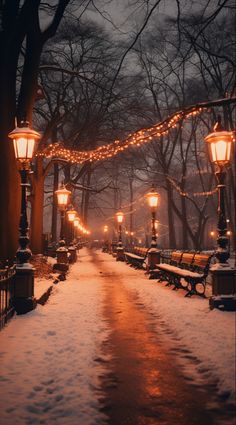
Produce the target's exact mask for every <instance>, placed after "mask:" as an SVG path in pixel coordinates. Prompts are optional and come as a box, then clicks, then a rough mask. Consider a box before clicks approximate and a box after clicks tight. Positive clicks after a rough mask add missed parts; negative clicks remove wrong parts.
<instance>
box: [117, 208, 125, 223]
mask: <svg viewBox="0 0 236 425" xmlns="http://www.w3.org/2000/svg"><path fill="white" fill-rule="evenodd" d="M116 219H117V222H118V223H119V224H121V223H123V220H124V214H123V212H121V211H119V212H117V213H116Z"/></svg>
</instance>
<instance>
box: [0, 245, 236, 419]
mask: <svg viewBox="0 0 236 425" xmlns="http://www.w3.org/2000/svg"><path fill="white" fill-rule="evenodd" d="M121 302H123V305H122V304H121ZM124 306H126V309H125V310H124ZM234 317H235V316H234V314H233V313H226V312H220V311H209V308H208V303H207V301H206V300H203V299H200V298H197V297H196V298H192V299H186V298H184V297H183V293H181V291H179V292H173V291H171V290H170V289H169V288H165V287H164V286H163V285H161V284H157V283H156V282H155V281H149V280H148V279H147V277H146V276H144V273H143V272H142V271H138V270H134V269H131V268H129V267H128V266H127V265H126V264H123V263H117V262H116V261H115V260H114V259H113V258H112V257H111V256H109V255H108V254H102V253H100V252H98V251H96V252H92V253H89V252H88V251H86V250H85V249H83V250H82V251H81V253H80V255H79V261H78V262H77V263H76V264H75V265H73V266H72V268H71V272H70V274H69V277H68V280H67V281H66V282H61V283H59V284H58V285H57V286H55V289H54V293H53V294H52V295H51V297H50V299H49V301H48V303H47V304H46V305H45V306H44V307H41V306H38V308H37V309H36V310H35V311H33V312H31V313H30V314H28V315H27V316H20V317H19V316H18V317H15V318H14V319H13V320H12V321H11V322H10V323H9V325H8V326H7V327H6V328H5V329H4V330H3V331H2V332H1V333H0V347H1V348H0V361H1V362H0V383H1V385H0V411H1V416H0V425H13V424H14V425H29V424H32V425H34V424H35V425H38V424H47V425H51V424H52V425H55V424H56V425H95V424H96V425H100V424H101V425H102V424H106V423H107V421H108V423H109V424H111V425H117V424H118V425H121V424H129V425H157V424H166V425H172V423H173V424H176V425H185V424H188V425H192V424H195V423H198V422H196V421H197V419H196V418H201V413H202V414H203V415H204V412H205V401H207V402H208V406H207V408H208V413H209V414H208V413H206V415H205V416H204V420H203V421H202V420H201V422H199V425H208V424H211V423H212V424H213V423H214V425H216V424H218V422H211V414H212V412H213V414H215V416H216V417H218V416H219V410H218V409H219V407H222V408H223V409H224V403H223V402H222V405H220V404H219V403H218V402H217V403H218V404H217V403H216V402H215V398H214V396H213V398H212V393H214V392H215V393H216V384H217V385H218V387H219V390H220V393H221V398H222V400H223V399H224V398H227V396H228V395H229V394H231V397H232V392H233V388H234V375H233V373H234V362H235V350H234V338H235V334H234V333H235V322H234ZM141 324H142V325H143V327H142V326H139V325H141ZM132 336H134V338H133V342H132V346H133V351H132V350H131V351H130V352H129V346H130V341H131V339H132ZM125 341H126V343H125ZM158 350H159V351H158ZM168 350H169V351H170V354H168V353H167V351H168ZM134 353H137V356H136V354H134ZM177 360H178V362H179V366H178V364H177V363H176V361H177ZM183 365H184V374H185V376H183V373H182V372H183V369H182V367H183ZM169 369H173V371H171V373H170V371H169ZM178 370H179V371H178ZM129 372H130V374H129ZM157 372H158V373H157ZM165 373H166V374H167V375H168V379H167V380H165ZM178 373H179V375H178ZM135 376H137V379H136V378H135ZM132 379H133V381H132ZM159 379H160V380H159ZM181 380H182V381H181ZM178 381H181V382H178ZM207 381H208V385H207ZM160 382H161V384H160ZM142 383H143V384H142ZM167 383H168V385H167ZM194 384H197V385H195V386H194ZM199 385H201V386H202V388H201V393H199V392H198V388H197V387H199ZM128 388H129V390H128ZM177 388H178V389H179V393H181V394H179V395H178V397H177V399H176V400H175V398H174V394H175V393H176V392H177ZM159 392H160V394H161V393H163V394H164V399H165V400H166V404H165V405H164V407H163V406H161V405H160V406H159V407H160V411H161V412H162V409H163V412H164V413H163V412H162V413H163V415H164V416H163V417H160V416H158V415H160V411H158V412H156V411H155V409H154V411H153V408H155V406H157V405H158V401H159V403H160V401H161V400H162V398H161V397H159ZM188 393H189V395H188ZM146 395H148V396H146ZM127 397H128V399H127ZM167 397H169V399H168V398H167ZM194 399H196V400H198V403H197V404H198V406H199V408H200V409H201V408H202V409H203V410H202V412H199V415H198V416H196V418H195V419H193V421H192V422H191V419H190V421H189V420H188V417H189V415H191V412H194V409H196V407H197V406H195V405H194V404H193V405H191V403H194ZM128 400H129V403H128ZM139 400H140V408H141V406H142V407H144V410H143V411H142V414H139V415H138V416H137V418H138V422H137V421H136V419H135V418H134V417H133V416H132V414H131V413H132V412H131V411H130V413H128V410H129V409H130V406H131V408H133V409H134V410H133V412H134V411H135V408H136V406H137V403H139ZM143 400H144V403H141V401H143ZM150 400H151V401H152V402H151V404H150ZM181 400H182V403H183V406H186V409H185V413H186V412H187V413H186V414H185V418H184V419H182V417H181V410H179V405H180V403H181ZM146 402H147V405H145V403H146ZM209 402H210V403H211V404H210V403H209ZM168 403H169V405H168ZM189 405H191V406H189ZM132 406H133V407H132ZM117 409H118V410H117ZM127 409H128V410H127ZM137 409H138V406H137ZM168 409H169V412H168ZM102 411H104V414H103V413H102ZM121 411H123V417H122V415H121ZM150 412H151V414H150ZM214 412H215V413H214ZM105 413H106V414H105ZM165 414H167V416H166V417H168V414H169V415H171V414H172V417H173V415H175V416H174V417H175V421H171V422H170V421H168V420H167V421H166V422H165V420H166V417H165ZM119 415H120V416H119ZM155 415H156V416H155ZM178 415H179V416H178ZM178 418H179V419H178ZM121 421H122V422H121ZM219 423H220V422H219ZM222 423H227V424H229V423H230V424H233V422H222Z"/></svg>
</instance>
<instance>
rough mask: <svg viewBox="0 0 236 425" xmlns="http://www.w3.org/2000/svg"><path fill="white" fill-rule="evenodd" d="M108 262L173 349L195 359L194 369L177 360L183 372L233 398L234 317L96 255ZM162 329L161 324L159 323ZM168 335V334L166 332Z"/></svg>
mask: <svg viewBox="0 0 236 425" xmlns="http://www.w3.org/2000/svg"><path fill="white" fill-rule="evenodd" d="M99 257H100V258H101V259H102V260H104V261H105V262H110V266H109V267H112V270H113V271H116V272H117V273H119V274H120V275H121V276H123V277H122V278H121V282H122V283H123V284H124V285H125V286H126V287H127V288H128V289H129V290H132V291H133V292H134V293H136V294H137V295H138V296H139V297H140V299H141V300H142V303H143V304H144V305H145V306H146V308H147V310H148V311H149V312H151V313H154V315H157V316H158V317H157V326H160V319H161V320H162V321H163V322H164V326H163V332H164V333H165V330H168V339H171V338H172V343H173V345H174V346H176V347H181V348H182V349H183V348H186V349H187V350H189V352H190V353H192V356H193V357H196V358H197V360H198V362H197V364H196V366H195V369H194V366H193V365H192V364H191V365H189V364H188V362H187V361H186V359H185V356H184V355H183V356H181V355H178V356H177V358H178V360H179V361H180V362H181V363H183V364H185V366H186V372H187V373H190V374H194V377H195V379H199V380H200V379H201V378H203V379H207V380H208V379H212V380H213V381H218V388H219V392H220V393H221V394H222V395H226V394H227V392H228V393H230V395H231V399H233V398H234V397H235V330H236V322H235V313H234V312H227V311H220V310H217V309H214V310H210V309H209V301H208V300H207V299H204V298H201V297H199V296H193V297H191V298H185V297H184V295H185V294H186V292H185V291H184V290H178V291H173V290H172V289H171V288H170V287H166V286H165V283H164V282H163V283H158V282H157V281H156V280H148V278H147V276H145V274H144V272H143V271H141V270H134V269H133V268H130V267H129V266H128V265H127V264H125V263H122V262H115V261H114V259H113V258H112V257H110V256H108V255H107V254H103V253H101V254H99ZM162 325H163V323H162ZM170 331H171V332H170Z"/></svg>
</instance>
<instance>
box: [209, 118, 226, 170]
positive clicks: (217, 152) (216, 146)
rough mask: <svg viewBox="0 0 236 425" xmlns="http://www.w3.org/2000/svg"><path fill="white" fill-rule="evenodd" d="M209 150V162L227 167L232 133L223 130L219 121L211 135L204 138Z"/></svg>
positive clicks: (219, 120)
mask: <svg viewBox="0 0 236 425" xmlns="http://www.w3.org/2000/svg"><path fill="white" fill-rule="evenodd" d="M205 142H206V143H207V145H208V148H209V154H210V160H211V162H213V163H214V164H217V165H219V166H221V167H222V166H225V165H228V164H229V162H230V156H231V151H232V142H233V133H232V132H231V131H225V130H223V128H222V126H221V119H220V118H219V119H218V122H217V123H216V125H215V126H214V131H213V133H210V134H208V136H206V137H205Z"/></svg>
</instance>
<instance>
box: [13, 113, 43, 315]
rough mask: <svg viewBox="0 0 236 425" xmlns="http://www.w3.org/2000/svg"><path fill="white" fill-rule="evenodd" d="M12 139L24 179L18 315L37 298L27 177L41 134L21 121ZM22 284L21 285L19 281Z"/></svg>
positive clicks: (16, 301)
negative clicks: (28, 211) (28, 212)
mask: <svg viewBox="0 0 236 425" xmlns="http://www.w3.org/2000/svg"><path fill="white" fill-rule="evenodd" d="M8 137H9V138H10V139H12V140H13V145H14V152H15V158H16V160H17V164H18V169H19V173H20V178H21V213H20V226H19V231H20V235H19V248H18V249H17V252H16V263H17V264H16V287H15V302H14V303H15V309H16V311H17V313H18V314H24V313H27V312H28V311H30V310H32V309H33V308H35V306H36V303H35V300H34V269H33V267H32V265H31V264H30V263H29V259H30V258H31V255H32V253H31V250H30V248H29V246H28V245H29V236H28V231H29V226H28V219H27V198H26V196H27V194H26V189H27V186H28V183H27V179H28V174H29V170H30V163H31V160H32V159H33V156H34V152H35V150H36V146H37V141H38V140H39V139H40V137H41V136H40V134H39V133H38V132H37V131H35V130H33V129H32V128H30V127H29V123H28V122H27V121H22V122H21V123H20V126H19V127H16V128H15V129H14V130H13V131H11V132H10V133H9V134H8ZM18 283H19V284H18Z"/></svg>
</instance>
